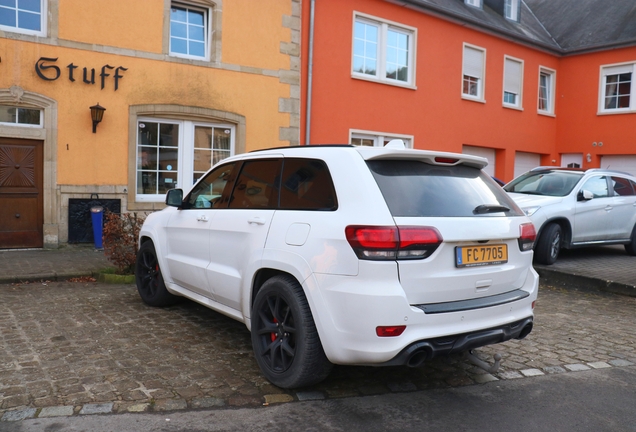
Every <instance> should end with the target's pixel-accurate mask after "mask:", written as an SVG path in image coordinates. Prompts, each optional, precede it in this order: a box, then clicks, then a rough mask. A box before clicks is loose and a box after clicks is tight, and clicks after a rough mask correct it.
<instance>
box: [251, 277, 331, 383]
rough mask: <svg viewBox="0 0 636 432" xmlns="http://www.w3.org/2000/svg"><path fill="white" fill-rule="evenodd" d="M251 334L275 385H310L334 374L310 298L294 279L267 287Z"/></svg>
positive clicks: (254, 310) (258, 299)
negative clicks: (312, 312) (311, 307)
mask: <svg viewBox="0 0 636 432" xmlns="http://www.w3.org/2000/svg"><path fill="white" fill-rule="evenodd" d="M251 332H252V346H253V348H254V355H255V357H256V362H257V363H258V366H259V367H260V368H261V371H262V372H263V375H265V377H266V378H267V379H268V380H269V381H270V382H271V383H272V384H274V385H276V386H278V387H281V388H285V389H290V388H298V387H303V386H308V385H311V384H316V383H318V382H320V381H322V380H324V379H325V378H327V376H328V375H329V373H330V372H331V368H332V366H333V365H332V364H331V363H330V362H329V360H328V359H327V357H326V356H325V352H324V350H323V348H322V344H321V343H320V337H319V336H318V331H317V330H316V325H315V323H314V319H313V317H312V315H311V310H310V309H309V304H308V303H307V298H306V297H305V294H304V292H303V290H302V287H301V286H300V284H299V283H298V282H297V281H296V280H295V279H294V278H292V277H291V276H285V275H281V276H275V277H273V278H271V279H269V280H267V281H266V282H265V283H264V284H263V286H262V287H261V289H260V290H259V291H258V293H257V294H256V298H255V299H254V304H253V306H252V322H251Z"/></svg>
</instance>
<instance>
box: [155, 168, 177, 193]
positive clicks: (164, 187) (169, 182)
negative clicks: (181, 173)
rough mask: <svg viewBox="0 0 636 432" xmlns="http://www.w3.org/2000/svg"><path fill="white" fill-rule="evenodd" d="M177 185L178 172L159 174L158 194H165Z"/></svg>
mask: <svg viewBox="0 0 636 432" xmlns="http://www.w3.org/2000/svg"><path fill="white" fill-rule="evenodd" d="M176 185H177V173H176V172H159V184H158V185H157V186H158V187H157V193H159V194H165V193H166V192H168V191H169V190H170V189H174V188H175V187H176Z"/></svg>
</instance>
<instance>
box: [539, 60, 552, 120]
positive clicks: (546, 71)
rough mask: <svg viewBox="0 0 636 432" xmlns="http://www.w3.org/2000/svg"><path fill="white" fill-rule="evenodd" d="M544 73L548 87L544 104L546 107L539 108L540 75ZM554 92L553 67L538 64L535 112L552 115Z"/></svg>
mask: <svg viewBox="0 0 636 432" xmlns="http://www.w3.org/2000/svg"><path fill="white" fill-rule="evenodd" d="M542 75H546V76H547V77H548V88H547V97H546V105H547V109H541V108H539V99H541V76H542ZM555 94H556V71H555V70H554V69H550V68H547V67H545V66H539V83H538V94H537V112H538V113H539V114H543V115H549V116H554V101H555V98H554V96H555Z"/></svg>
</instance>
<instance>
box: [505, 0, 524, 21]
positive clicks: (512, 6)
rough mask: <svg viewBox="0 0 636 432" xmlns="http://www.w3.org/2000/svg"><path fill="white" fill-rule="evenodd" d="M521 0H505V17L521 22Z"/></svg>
mask: <svg viewBox="0 0 636 432" xmlns="http://www.w3.org/2000/svg"><path fill="white" fill-rule="evenodd" d="M519 3H520V1H519V0H504V17H506V19H509V20H510V21H515V22H519V7H520V4H519Z"/></svg>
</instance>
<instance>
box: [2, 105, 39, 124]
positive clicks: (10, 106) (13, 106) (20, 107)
mask: <svg viewBox="0 0 636 432" xmlns="http://www.w3.org/2000/svg"><path fill="white" fill-rule="evenodd" d="M0 105H2V106H6V107H9V108H15V109H30V110H35V111H40V123H39V124H29V123H20V122H19V121H18V120H19V118H18V116H17V115H16V119H15V122H11V123H10V122H2V121H0V126H18V127H25V128H39V129H41V128H43V127H44V111H43V110H41V109H39V108H32V107H25V106H16V105H5V104H0Z"/></svg>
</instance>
